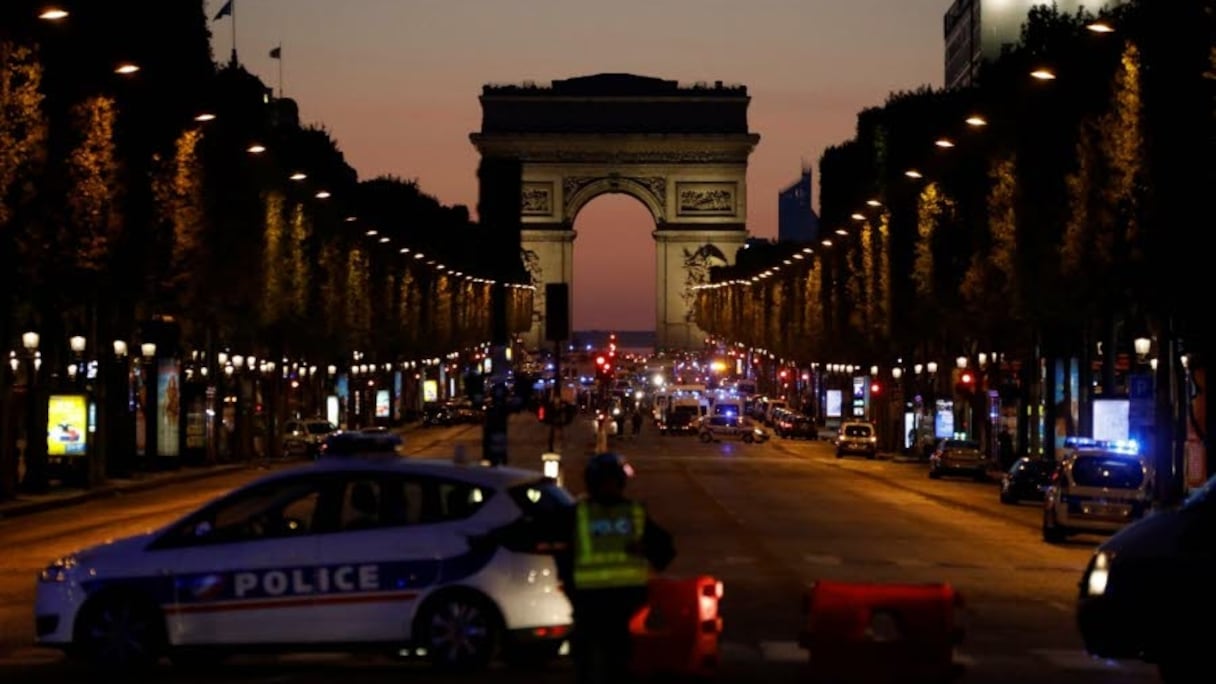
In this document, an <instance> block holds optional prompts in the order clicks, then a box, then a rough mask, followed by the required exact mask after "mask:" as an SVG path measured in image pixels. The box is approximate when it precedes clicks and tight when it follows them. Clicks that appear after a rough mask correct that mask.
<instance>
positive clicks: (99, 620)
mask: <svg viewBox="0 0 1216 684" xmlns="http://www.w3.org/2000/svg"><path fill="white" fill-rule="evenodd" d="M346 434H347V435H349V434H350V433H346ZM348 439H350V438H349V437H348ZM356 439H357V438H356ZM376 439H377V440H379V439H380V438H379V437H377V438H376ZM327 446H328V445H327ZM386 456H387V457H377V458H371V457H366V456H365V455H360V454H354V455H347V456H342V455H335V454H334V453H333V452H332V451H330V452H327V453H325V454H323V456H322V458H321V459H320V460H319V461H317V462H316V463H313V464H309V465H306V466H302V467H296V468H292V469H288V470H284V471H280V472H276V473H273V474H270V475H267V476H265V477H262V478H261V479H259V480H256V481H254V482H252V483H251V484H249V485H247V486H244V487H241V488H239V489H237V490H234V491H232V492H230V493H228V494H226V495H223V496H221V497H219V498H217V499H215V500H213V501H212V502H210V503H207V504H205V505H204V506H202V507H201V508H200V509H198V510H196V511H194V512H192V513H190V514H188V515H186V516H185V517H183V518H181V519H179V520H177V521H175V522H173V523H170V524H168V525H166V526H164V527H163V528H161V529H158V530H155V531H152V532H148V533H146V534H140V535H136V536H133V537H128V538H125V539H119V540H116V541H112V542H109V543H106V544H103V545H100V546H96V547H93V548H87V549H84V550H81V551H78V552H76V553H73V554H71V555H68V556H66V557H64V558H60V559H58V560H55V561H54V562H52V563H50V564H49V565H47V567H46V568H45V569H44V570H43V571H42V572H41V574H40V576H39V578H38V583H37V590H36V599H35V609H34V613H35V615H34V619H35V624H36V630H37V642H38V644H40V645H42V646H47V647H53V648H59V649H63V650H65V651H68V652H69V653H71V654H74V655H78V656H80V657H82V658H83V659H84V660H86V661H88V662H90V663H92V664H96V665H101V666H111V667H120V668H125V667H131V666H140V665H147V664H151V663H153V662H155V661H157V660H159V659H160V658H161V657H162V656H168V657H169V658H170V659H171V660H173V661H178V660H179V659H180V660H184V661H186V662H197V658H196V656H197V655H199V654H205V655H206V657H207V658H208V659H213V657H214V656H215V655H216V654H219V655H222V654H225V653H228V652H240V651H249V650H258V651H266V650H272V651H300V650H304V651H319V650H328V651H332V650H335V648H337V650H350V649H354V648H358V649H364V648H370V649H377V650H379V649H383V650H385V651H386V652H391V653H394V654H397V653H408V654H410V655H416V656H421V657H425V658H429V659H430V661H431V662H432V663H433V664H434V665H436V666H439V667H442V668H449V669H469V668H479V667H484V666H486V665H488V664H489V663H490V662H491V661H492V660H493V659H494V658H495V656H496V655H499V654H501V655H502V656H503V657H504V659H507V660H512V661H516V660H517V661H527V662H533V663H534V662H536V661H538V660H543V659H547V658H550V657H555V656H557V655H558V654H559V651H560V649H561V647H562V645H563V643H564V640H565V638H566V637H567V635H568V632H569V629H570V626H571V608H570V604H569V602H568V601H567V599H566V597H565V595H564V594H563V593H562V591H561V589H560V585H559V581H558V578H557V569H556V566H555V563H554V560H553V558H552V556H551V555H544V554H539V553H536V552H535V547H534V546H530V547H526V548H525V547H520V548H506V547H504V546H502V545H500V544H499V543H496V542H489V543H487V542H486V541H485V540H486V539H487V538H488V535H487V533H488V532H490V531H491V530H493V529H496V528H498V527H500V526H502V525H506V524H508V523H510V522H512V521H515V520H517V519H519V518H521V517H523V516H531V517H534V518H542V519H543V517H544V516H546V515H548V514H555V513H557V512H558V511H559V510H562V509H563V508H565V507H567V506H570V505H573V498H572V497H571V496H570V494H569V493H568V492H567V491H566V490H564V489H563V488H561V487H560V486H559V485H558V484H557V483H556V482H555V481H554V480H552V479H550V478H546V477H544V476H543V475H541V474H540V473H538V472H534V471H529V470H522V469H516V468H507V467H485V466H481V465H462V464H459V463H455V462H451V461H440V460H423V459H402V458H400V457H397V456H396V455H395V454H393V453H392V451H391V450H389V451H388V452H387V454H386Z"/></svg>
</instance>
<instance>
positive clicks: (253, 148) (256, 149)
mask: <svg viewBox="0 0 1216 684" xmlns="http://www.w3.org/2000/svg"><path fill="white" fill-rule="evenodd" d="M245 151H246V152H248V153H249V154H261V153H263V152H265V151H266V146H265V145H259V144H258V143H254V144H252V145H250V146H249V147H247V148H245Z"/></svg>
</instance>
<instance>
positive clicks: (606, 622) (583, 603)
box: [570, 587, 646, 684]
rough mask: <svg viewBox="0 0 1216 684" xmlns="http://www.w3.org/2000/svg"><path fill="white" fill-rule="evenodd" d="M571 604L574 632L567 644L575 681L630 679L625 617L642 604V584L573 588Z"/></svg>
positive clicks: (597, 683) (598, 683)
mask: <svg viewBox="0 0 1216 684" xmlns="http://www.w3.org/2000/svg"><path fill="white" fill-rule="evenodd" d="M571 604H572V605H573V608H574V632H573V634H572V635H571V643H570V647H571V655H572V656H573V657H574V669H575V672H576V674H577V676H578V682H579V684H622V683H624V682H629V681H631V679H630V676H629V660H630V657H631V656H632V652H633V640H632V637H631V636H630V634H629V621H630V619H632V618H633V616H634V614H635V613H637V612H638V610H639V609H640V608H641V607H642V606H643V605H645V604H646V588H645V587H638V588H632V587H631V588H623V589H597V590H586V591H577V592H575V593H574V596H573V597H571Z"/></svg>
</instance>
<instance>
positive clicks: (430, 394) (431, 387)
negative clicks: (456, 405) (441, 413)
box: [422, 380, 439, 401]
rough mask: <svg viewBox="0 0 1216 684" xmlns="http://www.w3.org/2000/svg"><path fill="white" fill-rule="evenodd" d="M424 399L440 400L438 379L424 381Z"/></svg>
mask: <svg viewBox="0 0 1216 684" xmlns="http://www.w3.org/2000/svg"><path fill="white" fill-rule="evenodd" d="M422 400H423V401H439V382H438V381H436V380H424V381H423V382H422Z"/></svg>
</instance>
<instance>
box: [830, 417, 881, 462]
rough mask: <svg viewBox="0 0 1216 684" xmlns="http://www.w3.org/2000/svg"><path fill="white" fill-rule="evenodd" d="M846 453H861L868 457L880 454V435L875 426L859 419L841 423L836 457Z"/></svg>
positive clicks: (837, 438)
mask: <svg viewBox="0 0 1216 684" xmlns="http://www.w3.org/2000/svg"><path fill="white" fill-rule="evenodd" d="M845 454H861V455H862V456H865V457H866V458H874V457H876V456H877V455H878V436H877V435H876V434H875V433H874V426H873V425H870V424H869V423H863V422H859V421H845V422H843V423H841V424H840V431H839V432H838V433H837V435H836V458H841V457H843V456H844V455H845Z"/></svg>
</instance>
